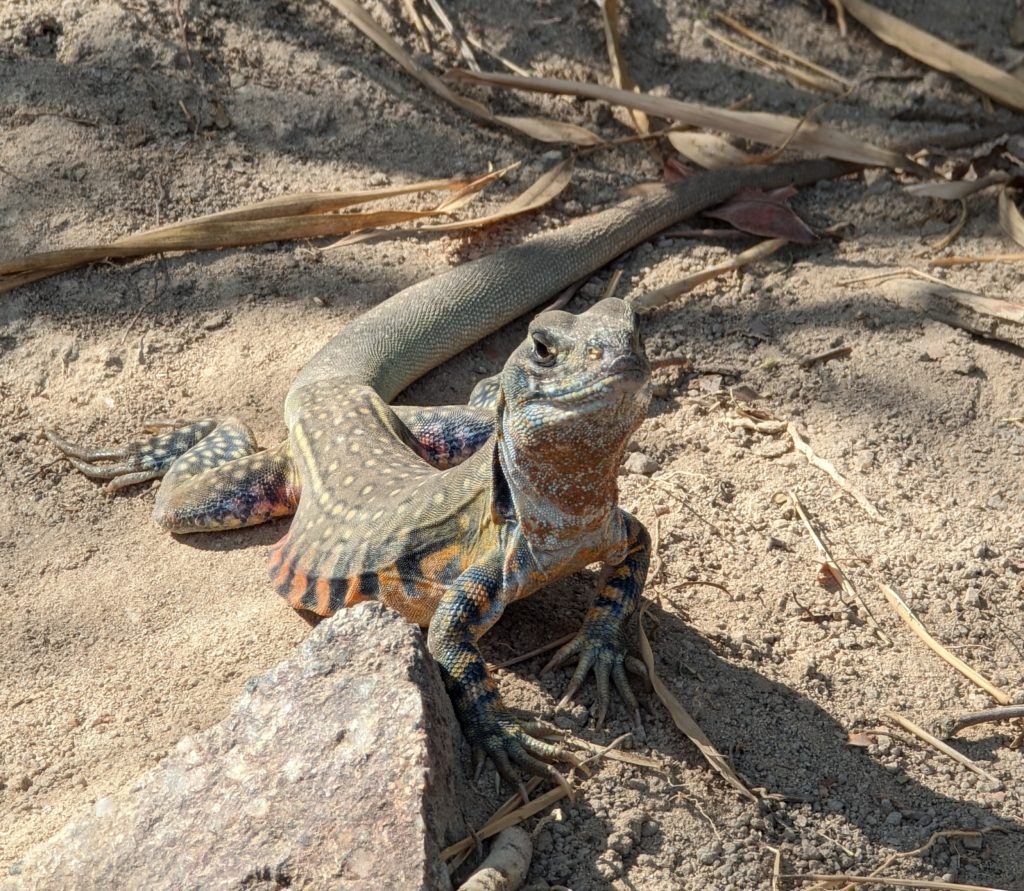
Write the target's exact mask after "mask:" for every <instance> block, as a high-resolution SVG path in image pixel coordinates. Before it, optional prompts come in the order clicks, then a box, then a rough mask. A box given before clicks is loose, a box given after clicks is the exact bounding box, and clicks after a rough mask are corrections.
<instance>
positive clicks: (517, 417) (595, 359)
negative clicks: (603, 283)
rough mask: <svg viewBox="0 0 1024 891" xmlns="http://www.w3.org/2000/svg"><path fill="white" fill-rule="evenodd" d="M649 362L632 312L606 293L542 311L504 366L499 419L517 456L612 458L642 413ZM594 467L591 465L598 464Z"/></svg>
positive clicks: (617, 456) (646, 398)
mask: <svg viewBox="0 0 1024 891" xmlns="http://www.w3.org/2000/svg"><path fill="white" fill-rule="evenodd" d="M650 380H651V367H650V364H649V363H648V361H647V355H646V354H645V352H644V347H643V342H642V340H641V337H640V327H639V323H638V319H637V315H636V313H635V312H634V311H633V310H632V308H631V307H630V306H629V305H628V304H627V303H625V302H623V301H622V300H615V299H608V300H602V301H601V302H600V303H597V304H595V305H594V306H593V307H592V308H591V309H589V310H588V311H587V312H585V313H582V314H581V315H573V314H571V313H567V312H561V311H557V310H555V311H549V312H544V313H541V314H539V315H538V316H537V317H536V318H535V319H534V320H533V322H532V323H531V324H530V329H529V333H528V335H527V337H526V340H525V341H523V343H522V344H521V345H520V346H519V348H518V349H516V350H515V352H513V353H512V355H511V356H510V357H509V359H508V362H506V364H505V368H504V370H503V371H502V373H501V397H500V403H501V405H502V410H501V417H500V420H499V427H500V430H501V432H502V435H503V436H505V437H510V438H511V439H512V440H513V442H514V445H515V448H516V451H517V453H518V454H519V455H520V456H522V455H524V454H531V453H535V452H540V453H543V454H550V453H551V452H553V451H568V452H569V453H570V454H571V456H574V457H575V458H576V459H578V460H580V461H585V462H590V461H594V460H595V458H596V457H597V455H598V453H603V454H601V456H600V460H601V463H602V464H606V463H607V462H614V471H617V469H618V463H619V460H620V459H621V453H622V450H623V449H624V448H625V445H626V442H627V441H628V439H629V437H630V435H631V434H632V433H633V431H634V430H635V429H636V428H637V427H638V426H639V425H640V423H641V422H642V421H643V419H644V417H645V416H646V414H647V406H648V403H649V402H650V396H651V387H650ZM595 469H596V468H595Z"/></svg>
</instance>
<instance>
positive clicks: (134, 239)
mask: <svg viewBox="0 0 1024 891" xmlns="http://www.w3.org/2000/svg"><path fill="white" fill-rule="evenodd" d="M512 166H515V165H511V166H509V167H504V168H502V169H501V170H496V171H492V172H490V173H487V174H484V175H483V176H480V177H477V178H476V179H473V180H466V179H461V178H459V179H448V180H425V181H421V182H417V183H410V184H408V185H402V186H390V187H386V188H382V189H375V190H365V191H357V192H303V193H299V194H297V195H283V196H280V197H277V198H271V199H269V200H267V201H260V202H257V203H256V204H252V205H246V206H243V207H236V208H232V209H230V210H226V211H221V212H219V213H213V214H206V215H204V216H201V217H197V218H195V219H192V220H184V221H181V222H177V223H170V224H167V225H163V226H159V227H157V228H155V229H148V230H146V231H144V232H140V233H138V234H136V235H130V236H128V237H127V238H120V239H118V240H116V241H113V242H110V243H109V244H97V245H87V246H85V247H78V248H67V249H64V250H57V251H45V252H42V253H37V254H29V255H28V256H25V257H20V258H16V259H14V260H9V261H7V262H6V263H0V293H4V292H6V291H10V290H13V289H14V288H16V287H19V286H20V285H23V284H27V283H28V282H30V281H38V280H39V279H42V278H46V277H47V276H50V275H56V274H57V273H60V272H65V271H67V270H69V269H73V268H75V267H77V266H83V265H85V264H88V263H95V262H98V261H100V260H125V259H135V258H139V257H147V256H151V255H153V254H161V253H167V252H171V251H203V250H220V249H223V248H231V247H242V246H245V245H253V244H264V243H266V242H272V241H293V240H297V239H307V238H323V237H326V236H330V235H341V234H345V233H351V232H353V231H356V230H363V229H373V228H376V227H380V226H391V225H396V224H398V223H403V222H409V221H411V220H419V219H425V218H428V217H433V216H438V215H440V214H445V213H449V212H450V211H451V210H454V209H455V208H456V207H459V206H461V205H463V204H465V203H466V202H467V201H468V200H469V199H470V198H471V197H472V196H473V195H475V194H476V193H477V192H479V191H480V190H481V189H483V188H484V187H485V186H487V185H489V184H490V183H491V182H493V181H494V180H495V179H497V178H498V177H500V176H502V175H504V174H505V173H506V172H507V171H508V170H510V169H512ZM554 173H555V175H556V176H555V179H556V181H555V182H552V181H551V180H550V179H549V180H545V181H544V182H541V181H540V180H539V181H538V183H536V184H534V186H533V187H531V189H530V190H528V193H530V194H531V195H532V198H531V200H529V201H524V200H523V199H524V198H525V197H526V195H525V194H524V195H523V196H520V197H519V198H518V199H516V200H515V201H513V202H512V204H510V205H508V206H507V207H506V208H505V209H504V212H505V213H507V212H509V211H511V212H512V213H521V212H523V211H524V210H529V209H532V208H533V207H538V206H540V204H542V203H543V201H544V199H546V200H550V199H551V198H552V197H554V194H557V192H552V189H553V188H555V187H556V186H557V185H558V183H559V182H562V179H564V180H565V182H567V181H568V180H567V179H566V178H565V177H566V176H567V175H568V174H567V173H564V172H563V171H560V170H556V171H555V172H554ZM549 174H551V171H549ZM542 180H544V177H542ZM562 187H563V188H564V182H563V183H562ZM436 190H450V191H454V192H455V193H456V194H455V195H454V196H453V197H452V198H449V199H447V200H445V201H442V202H441V203H440V204H438V205H437V206H436V207H434V208H429V209H427V210H377V211H359V212H349V213H336V211H338V210H341V209H343V208H349V207H353V206H355V205H357V204H362V203H366V202H368V201H375V200H379V199H382V198H391V197H395V196H399V195H407V194H411V193H414V192H424V191H436ZM502 213H503V212H501V211H499V212H498V213H496V214H491V215H489V216H488V217H486V218H481V219H482V222H480V221H466V222H467V225H470V226H473V225H484V224H485V223H487V222H493V221H494V220H495V219H500V218H501V216H502Z"/></svg>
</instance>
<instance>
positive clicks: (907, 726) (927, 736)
mask: <svg viewBox="0 0 1024 891" xmlns="http://www.w3.org/2000/svg"><path fill="white" fill-rule="evenodd" d="M884 714H885V717H887V718H888V719H889V720H890V721H892V722H894V723H896V724H899V726H900V727H902V728H903V729H904V730H906V731H907V732H908V733H912V734H914V736H916V737H917V738H918V739H920V740H921V741H922V742H926V743H927V744H928V745H930V746H931V747H932V748H933V749H935V750H936V751H938V752H942V754H943V755H945V756H946V757H948V758H952V759H953V760H954V761H955V762H956V763H957V764H962V765H963V766H964V767H966V768H967V769H968V770H970V771H972V772H974V773H976V774H977V775H978V776H980V777H984V778H985V779H986V780H989V781H990V782H992V783H993V784H996V785H1001V784H1000V782H999V780H998V779H997V778H996V777H994V776H992V774H990V773H989V772H988V771H987V770H985V769H984V768H983V767H981V765H979V764H977V763H976V762H974V761H972V760H971V759H970V758H968V757H967V756H966V755H964V754H963V753H961V752H958V751H957V750H956V749H954V748H953V747H952V746H950V745H948V744H947V743H944V742H943V741H942V740H941V739H939V738H938V737H936V736H933V735H932V734H931V733H929V732H928V731H927V730H925V729H924V728H923V727H922V726H920V725H919V724H915V723H914V722H913V721H911V720H910V719H909V718H904V717H903V715H899V714H897V713H896V712H885V713H884Z"/></svg>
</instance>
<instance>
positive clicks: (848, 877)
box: [782, 872, 1004, 891]
mask: <svg viewBox="0 0 1024 891" xmlns="http://www.w3.org/2000/svg"><path fill="white" fill-rule="evenodd" d="M782 878H783V879H785V880H786V881H789V882H827V883H828V884H829V885H830V886H834V885H838V884H840V883H841V882H845V883H846V884H847V885H889V886H890V887H893V888H927V889H933V888H937V889H939V891H1004V889H1002V888H993V887H992V886H991V885H962V884H960V883H959V882H943V881H939V880H935V879H892V878H884V879H880V878H877V877H875V876H858V875H852V874H850V873H836V874H834V875H833V874H829V873H823V872H810V873H806V874H804V875H797V874H795V873H791V874H787V875H783V876H782Z"/></svg>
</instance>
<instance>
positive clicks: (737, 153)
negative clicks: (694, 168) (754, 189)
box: [668, 130, 757, 170]
mask: <svg viewBox="0 0 1024 891" xmlns="http://www.w3.org/2000/svg"><path fill="white" fill-rule="evenodd" d="M668 141H669V143H670V144H671V145H672V148H674V149H675V150H676V151H677V152H679V154H681V155H682V156H683V157H684V158H686V160H687V161H692V162H693V163H694V164H696V165H698V166H699V167H703V168H704V169H705V170H721V169H722V168H723V167H742V166H743V165H744V164H754V163H756V162H757V158H756V157H755V156H754V155H750V154H747V152H745V151H743V150H741V149H738V148H736V146H734V145H733V144H732V143H730V142H729V141H728V140H726V139H723V138H722V137H721V136H718V135H717V134H715V133H703V132H701V131H699V130H687V131H685V132H684V131H679V130H673V131H672V132H671V133H669V134H668Z"/></svg>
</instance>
